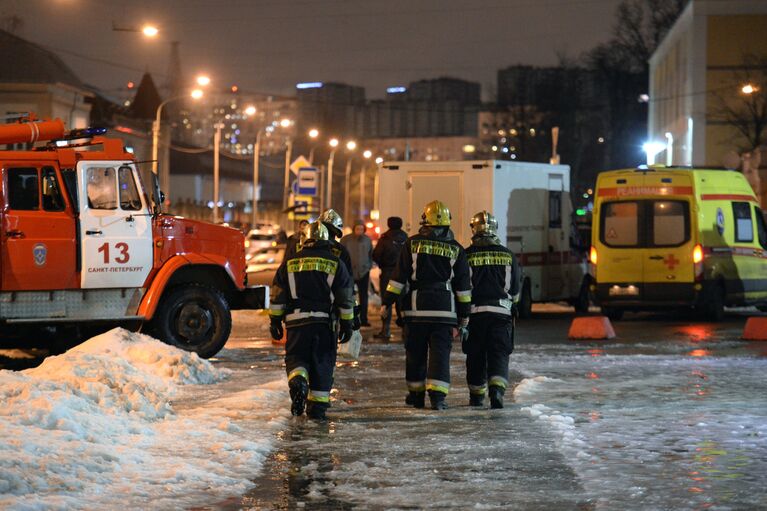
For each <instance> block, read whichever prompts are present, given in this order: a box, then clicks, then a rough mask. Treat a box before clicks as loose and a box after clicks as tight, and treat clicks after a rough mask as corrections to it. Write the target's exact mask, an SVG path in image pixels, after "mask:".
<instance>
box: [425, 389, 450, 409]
mask: <svg viewBox="0 0 767 511" xmlns="http://www.w3.org/2000/svg"><path fill="white" fill-rule="evenodd" d="M445 397H446V395H445V393H444V392H440V391H438V390H430V391H429V401H431V409H432V410H445V409H447V403H445Z"/></svg>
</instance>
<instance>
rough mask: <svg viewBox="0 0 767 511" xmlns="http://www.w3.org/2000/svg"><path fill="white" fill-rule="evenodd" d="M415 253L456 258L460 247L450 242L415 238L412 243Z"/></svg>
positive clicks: (411, 247)
mask: <svg viewBox="0 0 767 511" xmlns="http://www.w3.org/2000/svg"><path fill="white" fill-rule="evenodd" d="M410 251H411V253H413V254H429V255H436V256H441V257H448V258H450V259H455V258H457V257H458V247H456V246H455V245H451V244H449V243H443V242H441V241H433V240H413V241H412V242H411V244H410Z"/></svg>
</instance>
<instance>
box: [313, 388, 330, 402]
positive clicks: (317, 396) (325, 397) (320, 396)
mask: <svg viewBox="0 0 767 511" xmlns="http://www.w3.org/2000/svg"><path fill="white" fill-rule="evenodd" d="M308 399H309V401H314V402H316V403H330V392H320V391H317V390H310V391H309V397H308Z"/></svg>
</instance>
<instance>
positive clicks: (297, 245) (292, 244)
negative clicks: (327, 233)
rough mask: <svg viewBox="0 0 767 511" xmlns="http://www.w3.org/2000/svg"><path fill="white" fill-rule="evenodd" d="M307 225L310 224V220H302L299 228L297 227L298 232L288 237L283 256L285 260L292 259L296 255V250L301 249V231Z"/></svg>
mask: <svg viewBox="0 0 767 511" xmlns="http://www.w3.org/2000/svg"><path fill="white" fill-rule="evenodd" d="M307 225H309V221H308V220H301V221H300V222H299V223H298V229H296V232H294V233H293V234H291V235H290V237H288V241H287V243H286V244H285V257H283V260H286V259H290V258H291V257H293V256H294V255H296V252H298V251H299V250H301V232H303V230H304V229H305V228H306V226H307Z"/></svg>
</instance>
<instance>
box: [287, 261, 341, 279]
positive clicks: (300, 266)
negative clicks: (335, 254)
mask: <svg viewBox="0 0 767 511" xmlns="http://www.w3.org/2000/svg"><path fill="white" fill-rule="evenodd" d="M336 269H338V263H337V262H336V261H333V260H330V259H325V258H323V257H299V258H298V259H291V260H290V261H288V273H298V272H302V271H321V272H322V273H327V274H328V275H334V274H335V273H336Z"/></svg>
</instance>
